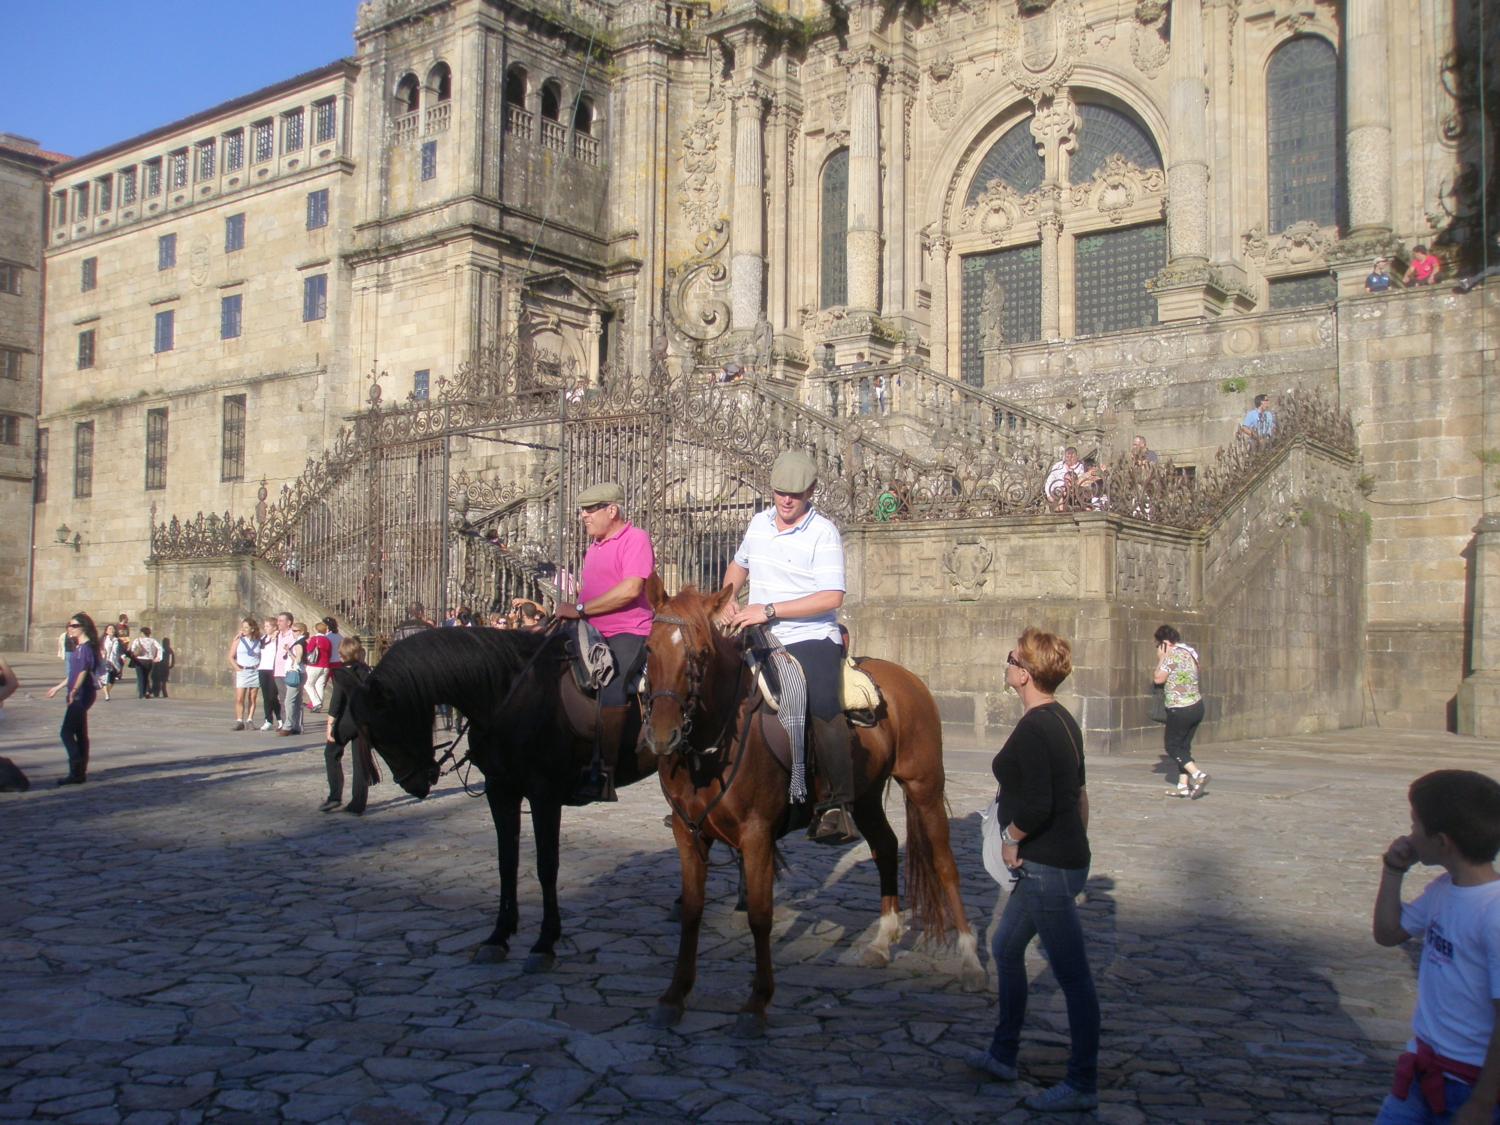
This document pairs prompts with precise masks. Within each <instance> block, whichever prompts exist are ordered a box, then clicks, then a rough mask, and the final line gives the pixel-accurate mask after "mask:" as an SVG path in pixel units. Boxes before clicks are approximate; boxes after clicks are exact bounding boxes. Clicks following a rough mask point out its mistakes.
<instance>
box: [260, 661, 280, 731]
mask: <svg viewBox="0 0 1500 1125" xmlns="http://www.w3.org/2000/svg"><path fill="white" fill-rule="evenodd" d="M260 706H261V710H262V711H264V712H265V716H266V722H268V723H270V724H271V725H272V726H273V727H274V726H275V725H276V723H277V722H278V721H279V720H280V719H281V700H280V699H279V698H278V697H277V695H276V677H275V676H273V675H271V671H270V669H268V668H262V669H261V670H260Z"/></svg>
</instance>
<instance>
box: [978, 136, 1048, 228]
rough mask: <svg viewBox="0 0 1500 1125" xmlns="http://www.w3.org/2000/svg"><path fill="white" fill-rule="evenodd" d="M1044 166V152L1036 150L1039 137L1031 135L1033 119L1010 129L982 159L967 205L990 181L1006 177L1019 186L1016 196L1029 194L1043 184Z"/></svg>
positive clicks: (981, 192) (1014, 186) (1012, 184)
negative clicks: (1036, 138)
mask: <svg viewBox="0 0 1500 1125" xmlns="http://www.w3.org/2000/svg"><path fill="white" fill-rule="evenodd" d="M1044 172H1045V169H1044V168H1043V167H1042V158H1041V155H1040V154H1039V153H1038V152H1037V150H1036V140H1035V139H1034V138H1033V137H1032V135H1031V118H1029V117H1028V118H1027V119H1026V120H1025V121H1022V122H1021V123H1020V124H1018V125H1013V126H1011V128H1009V129H1007V130H1006V132H1005V136H1003V137H1001V138H1000V139H999V140H998V141H996V142H995V143H994V145H993V146H992V147H991V148H990V151H989V152H987V153H985V156H984V159H983V160H981V161H980V162H979V171H977V172H975V173H974V179H973V180H972V181H970V183H969V194H968V196H967V197H965V200H964V206H966V207H968V206H972V205H973V203H974V201H975V200H976V199H978V198H979V197H980V196H981V195H983V194H984V193H985V192H986V191H987V190H988V189H989V186H990V181H991V180H1004V181H1005V182H1006V183H1008V184H1009V185H1010V186H1011V187H1013V188H1015V189H1016V194H1017V195H1026V194H1027V193H1028V192H1033V191H1035V190H1036V189H1037V188H1039V187H1041V185H1042V177H1043V174H1044Z"/></svg>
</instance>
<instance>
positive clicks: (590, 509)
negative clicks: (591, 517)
mask: <svg viewBox="0 0 1500 1125" xmlns="http://www.w3.org/2000/svg"><path fill="white" fill-rule="evenodd" d="M607 507H609V505H608V504H607V503H606V504H590V505H589V506H588V507H587V508H584V509H582V510H583V511H585V512H588V513H590V514H592V513H594V512H597V511H598V510H599V509H600V508H607Z"/></svg>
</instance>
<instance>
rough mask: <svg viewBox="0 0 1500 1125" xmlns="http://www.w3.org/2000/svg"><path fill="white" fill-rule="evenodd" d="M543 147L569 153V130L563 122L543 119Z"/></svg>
mask: <svg viewBox="0 0 1500 1125" xmlns="http://www.w3.org/2000/svg"><path fill="white" fill-rule="evenodd" d="M542 147H543V148H552V149H556V150H557V151H558V152H567V151H568V129H567V126H566V125H563V124H562V123H561V122H558V121H552V120H549V119H548V118H546V117H544V118H542Z"/></svg>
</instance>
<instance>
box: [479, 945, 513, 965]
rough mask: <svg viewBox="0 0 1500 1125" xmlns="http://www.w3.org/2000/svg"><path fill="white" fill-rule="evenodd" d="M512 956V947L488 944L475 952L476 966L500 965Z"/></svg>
mask: <svg viewBox="0 0 1500 1125" xmlns="http://www.w3.org/2000/svg"><path fill="white" fill-rule="evenodd" d="M509 955H510V946H508V945H491V944H489V943H488V942H486V943H485V944H484V945H481V946H480V947H479V948H478V949H476V950H474V964H476V965H498V964H499V963H500V962H501V961H504V960H505V958H506V957H508V956H509Z"/></svg>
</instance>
